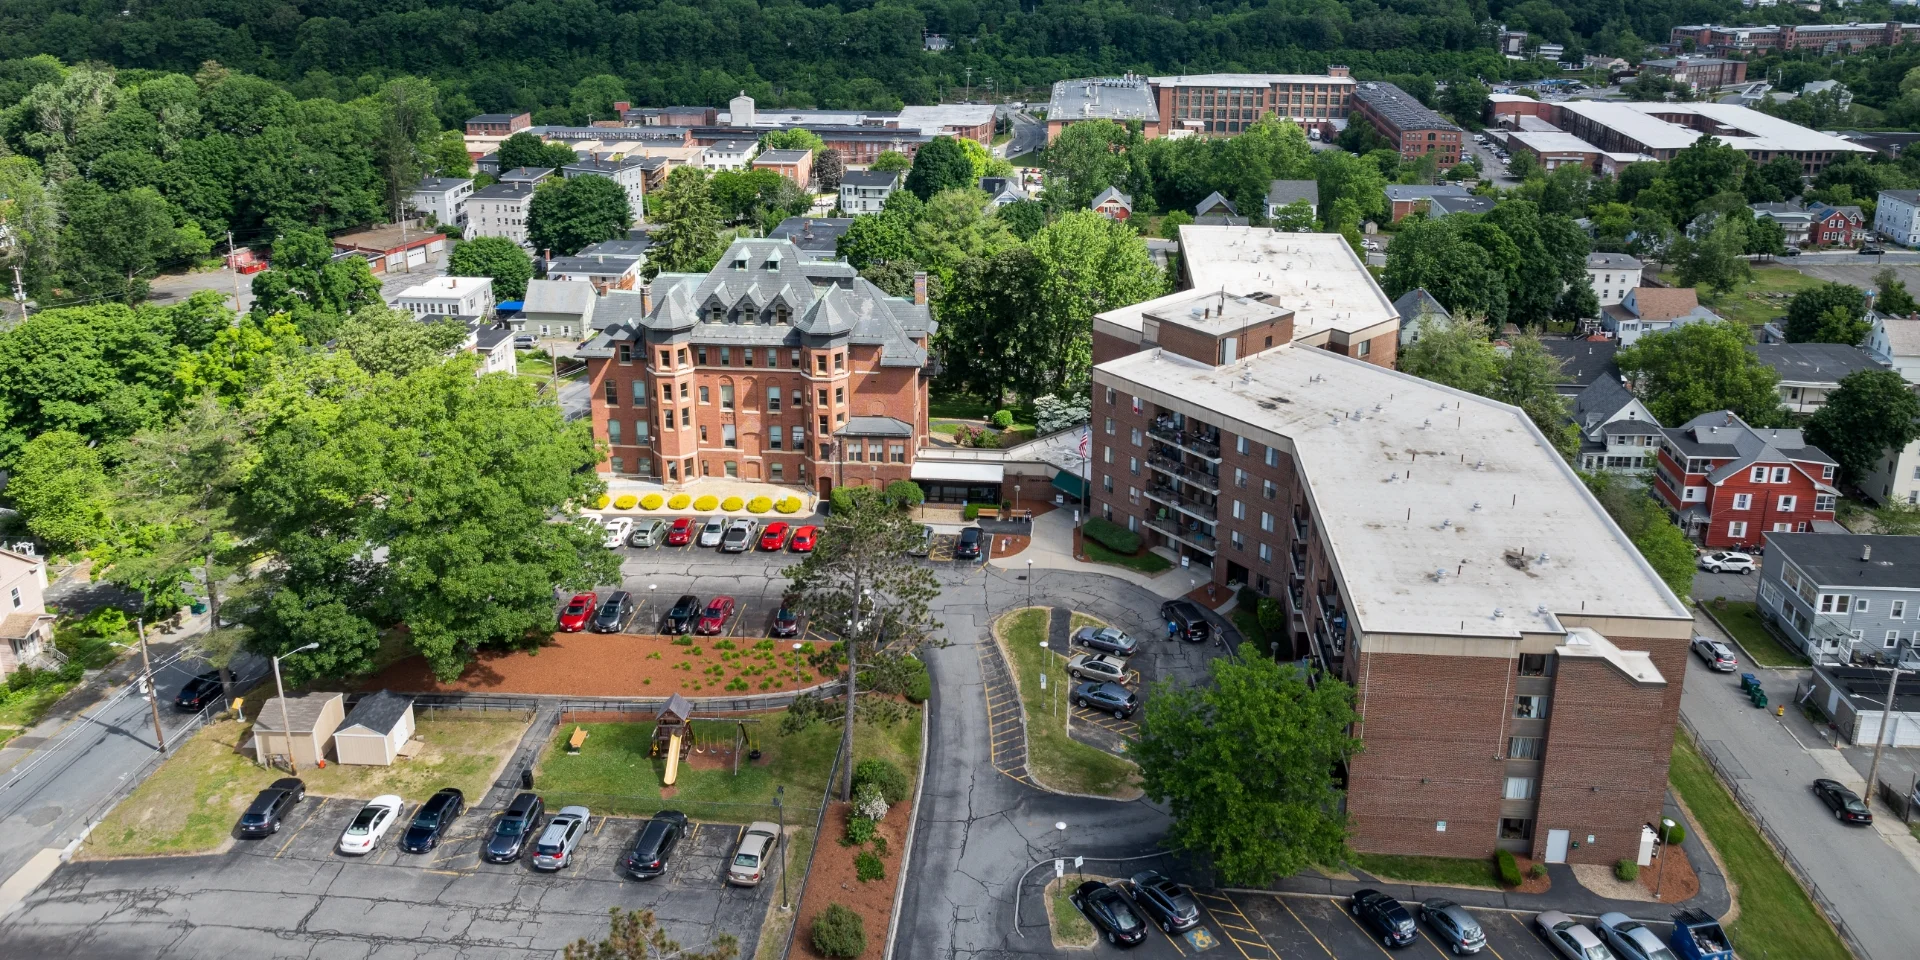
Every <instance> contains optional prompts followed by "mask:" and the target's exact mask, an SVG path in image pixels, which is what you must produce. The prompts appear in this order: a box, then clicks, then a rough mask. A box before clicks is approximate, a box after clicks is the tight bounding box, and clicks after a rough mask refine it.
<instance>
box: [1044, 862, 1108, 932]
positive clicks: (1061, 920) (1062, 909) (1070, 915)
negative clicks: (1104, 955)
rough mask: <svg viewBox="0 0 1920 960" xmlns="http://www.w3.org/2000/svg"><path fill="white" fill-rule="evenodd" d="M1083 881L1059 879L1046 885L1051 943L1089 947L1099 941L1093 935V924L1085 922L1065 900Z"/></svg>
mask: <svg viewBox="0 0 1920 960" xmlns="http://www.w3.org/2000/svg"><path fill="white" fill-rule="evenodd" d="M1082 882H1083V881H1082V880H1081V879H1080V878H1078V877H1061V878H1060V879H1057V880H1054V881H1053V882H1051V883H1049V884H1047V906H1048V907H1049V910H1048V912H1049V913H1051V914H1053V942H1054V944H1055V945H1056V946H1062V947H1069V946H1071V947H1091V946H1093V945H1094V943H1095V942H1096V941H1097V940H1098V939H1099V938H1098V937H1096V936H1095V935H1094V932H1093V924H1091V923H1088V922H1087V915H1086V914H1084V913H1081V912H1080V908H1079V907H1076V906H1074V905H1073V901H1072V900H1069V899H1067V898H1068V897H1070V896H1072V895H1073V888H1075V887H1077V886H1079V885H1080V884H1081V883H1082Z"/></svg>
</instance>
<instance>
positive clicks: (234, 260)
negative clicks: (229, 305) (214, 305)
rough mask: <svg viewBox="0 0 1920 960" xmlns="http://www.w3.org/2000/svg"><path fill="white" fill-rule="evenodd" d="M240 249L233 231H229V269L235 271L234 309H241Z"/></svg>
mask: <svg viewBox="0 0 1920 960" xmlns="http://www.w3.org/2000/svg"><path fill="white" fill-rule="evenodd" d="M239 252H240V251H239V250H238V249H237V248H236V247H234V245H233V231H232V230H228V231H227V269H228V270H232V271H233V309H235V310H236V311H237V310H239V309H240V258H239V257H237V256H235V254H237V253H239Z"/></svg>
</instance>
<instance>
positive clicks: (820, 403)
mask: <svg viewBox="0 0 1920 960" xmlns="http://www.w3.org/2000/svg"><path fill="white" fill-rule="evenodd" d="M813 396H814V406H816V407H824V406H826V405H827V388H825V387H821V388H820V389H818V390H815V391H814V392H813Z"/></svg>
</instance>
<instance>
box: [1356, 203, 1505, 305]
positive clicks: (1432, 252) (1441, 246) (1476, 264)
mask: <svg viewBox="0 0 1920 960" xmlns="http://www.w3.org/2000/svg"><path fill="white" fill-rule="evenodd" d="M1467 220H1468V218H1465V217H1441V218H1439V219H1437V220H1427V219H1420V220H1415V221H1413V222H1412V223H1409V224H1405V225H1403V226H1402V227H1401V228H1400V232H1399V233H1398V234H1395V235H1394V238H1393V243H1391V244H1389V245H1388V247H1387V267H1386V274H1385V276H1384V277H1383V278H1382V283H1383V285H1384V286H1385V287H1386V289H1387V294H1388V296H1392V297H1399V296H1401V295H1403V294H1405V293H1407V292H1408V291H1411V290H1414V289H1417V288H1422V287H1424V288H1426V291H1427V292H1428V293H1430V294H1432V295H1433V298H1434V299H1435V300H1438V301H1440V304H1441V305H1442V306H1444V307H1446V308H1447V310H1448V311H1449V312H1451V313H1456V314H1473V315H1477V316H1483V317H1486V318H1488V319H1489V320H1491V321H1493V322H1495V323H1504V322H1505V321H1506V318H1507V308H1508V302H1507V279H1508V270H1507V267H1508V265H1507V263H1506V262H1505V260H1504V259H1503V258H1500V257H1497V256H1496V254H1495V253H1494V252H1492V251H1490V250H1488V249H1487V245H1486V244H1485V243H1481V242H1475V238H1474V237H1471V236H1469V234H1468V226H1469V224H1468V222H1467ZM1487 231H1488V232H1487V235H1488V237H1490V238H1495V239H1497V238H1498V237H1499V236H1500V234H1499V233H1498V228H1497V227H1491V226H1489V227H1488V228H1487Z"/></svg>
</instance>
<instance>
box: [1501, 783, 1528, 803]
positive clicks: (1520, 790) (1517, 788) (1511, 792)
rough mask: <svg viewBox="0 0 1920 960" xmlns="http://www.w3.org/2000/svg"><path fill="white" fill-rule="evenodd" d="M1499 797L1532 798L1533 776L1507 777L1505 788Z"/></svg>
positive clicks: (1509, 798) (1511, 798) (1510, 798)
mask: <svg viewBox="0 0 1920 960" xmlns="http://www.w3.org/2000/svg"><path fill="white" fill-rule="evenodd" d="M1501 797H1503V798H1504V799H1507V800H1532V799H1533V778H1532V777H1508V778H1507V789H1506V791H1505V792H1504V793H1502V794H1501Z"/></svg>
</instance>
